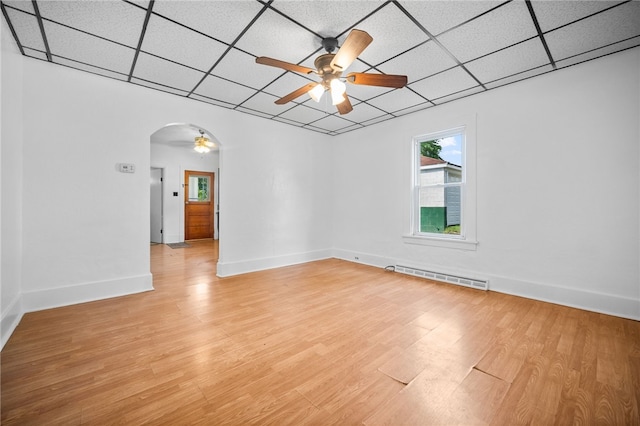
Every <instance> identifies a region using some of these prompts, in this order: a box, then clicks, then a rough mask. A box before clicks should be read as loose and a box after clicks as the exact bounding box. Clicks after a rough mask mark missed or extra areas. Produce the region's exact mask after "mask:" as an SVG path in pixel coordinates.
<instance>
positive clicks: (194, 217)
mask: <svg viewBox="0 0 640 426" xmlns="http://www.w3.org/2000/svg"><path fill="white" fill-rule="evenodd" d="M214 177H215V176H214V174H213V173H210V172H195V171H191V170H185V172H184V239H185V240H199V239H203V238H213V211H214V207H213V206H214V205H215V204H214V203H213V188H214V186H213V184H214Z"/></svg>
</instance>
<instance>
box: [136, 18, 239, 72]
mask: <svg viewBox="0 0 640 426" xmlns="http://www.w3.org/2000/svg"><path fill="white" fill-rule="evenodd" d="M185 46H189V49H185ZM226 49H227V45H225V44H222V43H220V42H217V41H215V40H213V39H211V38H209V37H206V36H203V35H202V34H199V33H197V32H195V31H192V30H189V29H187V28H184V27H181V26H180V25H176V24H174V23H172V22H170V21H167V20H166V19H164V18H160V17H158V16H154V17H152V18H151V19H149V24H148V26H147V31H146V33H145V35H144V41H143V42H142V50H143V51H145V52H149V53H153V54H154V55H158V56H161V57H163V58H166V59H170V60H172V61H175V62H178V63H181V64H185V65H188V66H190V67H193V68H197V69H199V70H200V71H203V72H207V71H209V69H211V67H212V66H213V64H215V63H216V61H217V60H218V58H219V57H220V56H221V55H222V54H223V53H224V51H225V50H226Z"/></svg>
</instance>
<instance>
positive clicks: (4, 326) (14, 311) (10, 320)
mask: <svg viewBox="0 0 640 426" xmlns="http://www.w3.org/2000/svg"><path fill="white" fill-rule="evenodd" d="M23 315H24V310H23V309H22V296H21V295H17V296H16V297H15V298H14V299H13V300H12V301H11V303H10V304H9V306H7V309H4V310H3V311H2V319H1V320H0V351H1V350H2V348H4V345H5V344H6V343H7V342H8V341H9V337H11V335H12V334H13V332H14V331H15V329H16V327H17V326H18V324H20V320H21V319H22V316H23Z"/></svg>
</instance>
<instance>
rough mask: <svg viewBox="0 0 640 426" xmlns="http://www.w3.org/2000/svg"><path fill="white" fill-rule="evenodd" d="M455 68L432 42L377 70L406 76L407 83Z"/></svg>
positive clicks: (451, 61) (444, 53)
mask: <svg viewBox="0 0 640 426" xmlns="http://www.w3.org/2000/svg"><path fill="white" fill-rule="evenodd" d="M454 66H456V63H455V61H454V60H453V59H451V57H450V56H449V55H448V54H447V53H446V52H445V51H444V50H442V49H441V48H440V47H439V46H438V45H437V44H436V43H434V42H433V41H428V42H426V43H425V44H423V45H421V46H418V47H417V48H415V49H413V50H410V51H409V52H407V53H405V54H403V55H400V56H398V57H397V58H394V59H392V60H390V61H388V62H385V63H384V64H382V65H379V66H378V69H379V70H381V71H382V72H384V73H385V74H400V75H406V76H407V78H408V79H409V83H411V82H413V81H416V80H419V79H421V78H424V77H427V76H430V75H432V74H435V73H438V72H440V71H444V70H446V69H448V68H452V67H454Z"/></svg>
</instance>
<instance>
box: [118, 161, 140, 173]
mask: <svg viewBox="0 0 640 426" xmlns="http://www.w3.org/2000/svg"><path fill="white" fill-rule="evenodd" d="M118 166H119V169H120V171H121V172H122V173H135V172H136V165H135V164H130V163H120V164H118Z"/></svg>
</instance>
